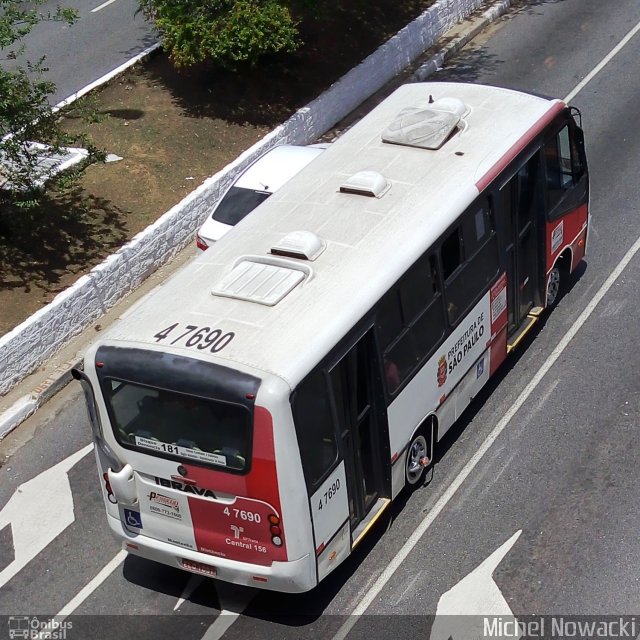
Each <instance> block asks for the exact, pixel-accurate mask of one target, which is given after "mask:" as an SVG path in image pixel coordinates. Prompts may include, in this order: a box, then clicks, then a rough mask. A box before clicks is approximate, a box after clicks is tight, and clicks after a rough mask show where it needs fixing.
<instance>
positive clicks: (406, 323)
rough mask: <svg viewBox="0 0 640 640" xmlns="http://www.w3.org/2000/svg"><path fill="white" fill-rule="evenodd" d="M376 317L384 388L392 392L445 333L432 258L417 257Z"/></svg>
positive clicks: (385, 297)
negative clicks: (382, 364) (384, 381)
mask: <svg viewBox="0 0 640 640" xmlns="http://www.w3.org/2000/svg"><path fill="white" fill-rule="evenodd" d="M376 316H377V327H378V336H379V341H380V344H381V347H382V355H383V360H384V369H385V379H386V386H387V391H388V392H389V393H391V394H393V393H394V392H395V391H396V390H397V389H398V388H399V387H400V386H401V385H402V383H403V382H404V381H405V380H407V379H408V378H409V376H410V375H411V374H412V373H413V372H414V371H415V370H416V368H417V366H418V365H419V364H420V363H421V362H422V361H423V360H424V359H425V358H426V357H427V356H428V354H429V353H430V352H431V351H432V350H433V348H435V346H436V344H437V343H438V341H439V340H440V338H441V337H442V334H443V333H444V329H445V324H444V314H443V309H442V298H441V296H440V293H439V290H438V281H437V272H436V266H435V260H434V259H433V258H428V257H427V256H423V257H422V258H421V259H420V260H418V262H417V263H416V264H415V265H414V266H413V267H411V269H409V271H407V273H406V274H405V275H404V276H403V277H402V279H401V280H400V281H399V282H398V283H397V284H396V285H395V286H394V287H393V288H392V289H391V291H389V292H388V293H387V294H386V295H385V296H384V297H383V299H382V300H381V301H380V304H379V306H378V309H377V312H376Z"/></svg>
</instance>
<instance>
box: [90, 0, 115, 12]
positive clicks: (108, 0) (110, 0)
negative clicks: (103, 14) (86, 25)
mask: <svg viewBox="0 0 640 640" xmlns="http://www.w3.org/2000/svg"><path fill="white" fill-rule="evenodd" d="M115 1H116V0H107V1H106V2H103V3H102V4H101V5H99V6H97V7H96V8H95V9H91V13H96V12H97V11H100V10H101V9H104V8H105V7H108V6H109V5H110V4H113V3H114V2H115Z"/></svg>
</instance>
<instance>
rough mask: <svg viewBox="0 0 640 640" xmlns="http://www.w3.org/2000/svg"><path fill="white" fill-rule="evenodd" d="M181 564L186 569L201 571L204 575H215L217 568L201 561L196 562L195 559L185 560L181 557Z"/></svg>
mask: <svg viewBox="0 0 640 640" xmlns="http://www.w3.org/2000/svg"><path fill="white" fill-rule="evenodd" d="M182 566H183V567H184V568H185V569H187V570H188V571H195V572H196V573H201V574H203V575H205V576H212V577H215V575H216V573H217V569H216V568H215V567H212V566H210V565H208V564H204V563H202V562H196V561H195V560H186V559H185V558H183V559H182Z"/></svg>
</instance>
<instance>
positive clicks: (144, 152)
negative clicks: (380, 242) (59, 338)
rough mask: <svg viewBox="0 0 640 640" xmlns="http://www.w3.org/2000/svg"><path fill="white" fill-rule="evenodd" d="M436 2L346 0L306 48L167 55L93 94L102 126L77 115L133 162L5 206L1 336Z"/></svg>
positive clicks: (92, 171) (99, 141) (0, 231)
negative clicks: (18, 205) (19, 206)
mask: <svg viewBox="0 0 640 640" xmlns="http://www.w3.org/2000/svg"><path fill="white" fill-rule="evenodd" d="M433 2H434V0H380V1H379V2H377V3H371V2H370V1H369V0H366V1H365V0H342V2H340V3H336V5H338V6H337V7H334V8H333V9H332V11H331V14H329V13H327V14H326V15H320V16H319V17H318V19H317V20H314V21H311V22H306V23H305V28H304V30H303V32H302V37H303V40H304V43H305V44H304V46H303V47H302V48H301V49H300V50H299V51H298V52H296V53H295V54H292V55H287V56H274V57H272V58H269V59H266V60H264V61H263V62H262V63H261V64H260V65H259V66H256V67H253V68H245V69H239V70H236V71H235V72H229V71H221V70H216V69H211V68H209V67H205V66H203V67H198V68H195V69H191V70H188V71H177V70H176V69H174V68H173V67H172V65H171V64H170V63H169V61H168V60H167V58H166V57H165V56H164V55H163V54H158V55H156V56H154V57H152V58H151V59H150V60H149V61H147V62H146V63H145V64H144V65H142V66H140V67H137V68H135V69H133V70H132V71H130V72H128V73H127V74H126V75H124V76H122V77H120V78H118V79H117V80H115V81H113V82H111V83H110V84H109V85H107V86H105V87H103V88H102V89H101V90H100V91H99V92H97V93H95V94H93V95H92V96H91V97H90V98H89V108H90V109H91V111H92V112H93V114H94V116H95V118H94V120H95V121H94V122H93V123H91V124H87V123H86V122H83V121H81V120H80V119H79V118H77V117H74V116H73V115H71V116H70V117H68V118H67V119H66V121H65V126H66V127H67V128H68V129H69V130H71V131H82V132H84V133H87V134H88V135H89V136H90V137H91V139H92V140H93V141H94V142H95V144H96V145H97V146H98V147H100V148H102V149H104V150H105V151H106V152H107V153H110V154H116V155H117V156H120V157H121V158H122V160H120V161H117V162H111V163H107V164H100V165H94V166H91V167H88V168H87V169H86V170H85V171H84V172H83V175H82V177H81V179H80V181H79V183H78V184H77V185H76V186H75V187H73V188H71V189H67V190H66V191H60V192H52V193H48V194H47V197H46V199H45V201H44V202H43V203H42V206H40V207H37V208H35V209H32V210H29V211H28V212H25V211H8V210H3V211H0V335H2V334H4V333H6V332H8V331H10V330H11V329H12V328H13V327H15V326H16V325H18V324H19V323H20V322H22V321H23V320H25V319H26V318H28V317H29V316H30V315H31V314H33V313H34V312H35V311H37V310H38V309H39V308H41V307H42V306H44V305H45V304H47V303H49V302H50V301H51V300H52V299H53V298H54V297H55V295H56V294H58V293H59V292H61V291H63V290H64V289H66V288H67V287H68V286H70V285H71V284H73V282H75V280H77V278H78V277H79V276H80V275H82V274H84V273H86V272H87V271H89V270H90V269H91V268H92V267H93V266H95V265H96V264H99V263H100V262H101V261H102V260H104V258H105V257H106V256H108V255H109V254H111V253H113V251H114V250H115V249H117V248H118V247H120V246H122V245H123V244H124V243H126V242H127V241H128V240H130V239H131V238H132V237H133V236H134V235H135V234H136V233H138V232H139V231H141V230H142V229H144V228H145V227H147V226H148V225H149V224H150V223H152V222H153V221H155V220H156V219H157V218H158V217H159V216H160V215H162V214H163V213H165V212H166V211H167V210H168V209H170V208H171V207H172V206H173V205H175V204H177V203H178V202H180V200H182V198H184V197H185V196H186V195H187V194H188V193H190V192H191V191H193V189H195V188H196V187H197V186H198V185H199V184H201V183H202V182H203V180H204V179H205V178H207V177H208V176H210V175H212V174H214V173H215V172H217V171H219V170H220V169H222V168H223V167H224V166H225V165H227V164H228V163H229V162H231V161H232V160H233V159H234V158H236V157H237V156H238V155H240V153H242V151H244V150H245V149H247V148H248V147H250V146H251V145H253V144H254V143H255V142H257V141H258V140H260V139H261V138H262V137H263V136H264V135H265V134H266V133H267V132H268V131H270V130H271V129H273V128H274V127H275V126H276V125H277V124H279V123H281V122H283V121H284V120H285V119H286V118H288V117H289V116H290V115H291V114H292V113H293V112H294V111H295V110H296V109H297V108H299V107H301V106H304V105H305V104H306V103H308V102H309V101H310V100H312V99H313V98H315V97H316V96H318V95H319V94H320V93H322V91H324V90H325V89H326V88H327V87H329V86H330V85H331V83H333V82H335V81H336V80H337V79H338V78H339V77H340V76H341V75H343V74H344V73H345V72H346V71H348V70H349V69H350V68H352V67H353V66H355V65H356V64H357V63H359V62H360V61H361V60H363V59H364V58H365V57H366V56H367V55H369V54H370V53H372V52H373V51H374V50H375V49H376V48H377V47H378V46H379V45H380V44H382V43H383V42H385V41H386V40H387V39H388V38H389V37H391V36H392V35H393V34H394V33H396V32H397V31H398V30H399V29H400V28H402V27H403V26H404V25H406V24H408V23H409V22H410V21H411V20H412V19H413V18H415V17H416V16H418V15H419V14H420V13H421V12H422V11H424V10H425V9H426V8H427V7H429V6H430V5H431V4H433Z"/></svg>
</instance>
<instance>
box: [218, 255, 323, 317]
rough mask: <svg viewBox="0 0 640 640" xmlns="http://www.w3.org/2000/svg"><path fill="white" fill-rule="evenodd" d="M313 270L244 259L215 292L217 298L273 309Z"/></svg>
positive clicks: (276, 261) (261, 258) (283, 262)
mask: <svg viewBox="0 0 640 640" xmlns="http://www.w3.org/2000/svg"><path fill="white" fill-rule="evenodd" d="M310 275H311V269H309V267H308V266H306V265H300V266H298V265H296V264H291V263H287V261H286V260H279V259H278V258H269V257H267V256H244V257H242V258H240V259H239V260H238V261H237V262H236V264H235V265H234V266H233V269H232V270H231V271H230V272H229V273H227V275H226V276H224V277H223V278H222V280H220V282H218V284H217V285H216V286H215V287H213V289H211V293H212V294H213V295H214V296H221V297H223V298H235V299H236V300H246V301H247V302H257V303H258V304H264V305H266V306H268V307H272V306H273V305H275V304H278V302H280V300H282V299H283V298H284V297H285V296H287V295H288V294H289V293H290V292H291V291H293V289H295V288H296V287H297V286H298V285H299V284H300V283H301V282H303V281H304V280H305V278H308V277H310Z"/></svg>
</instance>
